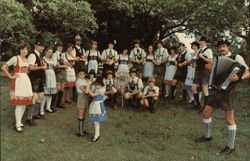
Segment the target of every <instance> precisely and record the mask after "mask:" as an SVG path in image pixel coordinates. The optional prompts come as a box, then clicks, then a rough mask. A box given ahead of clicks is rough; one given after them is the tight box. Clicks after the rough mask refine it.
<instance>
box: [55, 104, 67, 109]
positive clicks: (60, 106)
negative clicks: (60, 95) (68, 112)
mask: <svg viewBox="0 0 250 161" xmlns="http://www.w3.org/2000/svg"><path fill="white" fill-rule="evenodd" d="M57 107H58V108H65V106H63V105H62V104H60V105H58V106H57Z"/></svg>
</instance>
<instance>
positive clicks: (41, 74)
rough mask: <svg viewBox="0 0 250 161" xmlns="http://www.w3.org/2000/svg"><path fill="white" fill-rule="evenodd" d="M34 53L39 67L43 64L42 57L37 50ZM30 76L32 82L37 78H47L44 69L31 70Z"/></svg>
mask: <svg viewBox="0 0 250 161" xmlns="http://www.w3.org/2000/svg"><path fill="white" fill-rule="evenodd" d="M32 54H34V55H35V56H36V61H35V64H37V66H38V67H40V66H43V62H42V58H40V57H39V56H38V55H37V54H36V53H35V52H34V53H32ZM29 78H30V81H31V82H33V81H36V80H37V79H42V80H45V71H44V70H35V71H30V73H29Z"/></svg>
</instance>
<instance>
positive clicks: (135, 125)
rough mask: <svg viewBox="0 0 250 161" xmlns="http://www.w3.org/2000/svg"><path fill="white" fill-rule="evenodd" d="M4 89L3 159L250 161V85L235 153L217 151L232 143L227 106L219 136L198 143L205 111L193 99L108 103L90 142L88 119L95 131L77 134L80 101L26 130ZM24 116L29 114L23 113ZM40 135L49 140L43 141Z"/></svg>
mask: <svg viewBox="0 0 250 161" xmlns="http://www.w3.org/2000/svg"><path fill="white" fill-rule="evenodd" d="M0 80H1V82H0V85H1V88H0V92H1V100H0V101H1V160H3V161H77V160H79V161H80V160H81V161H189V160H195V161H249V160H250V154H249V149H250V126H249V125H250V110H249V109H250V108H249V98H248V97H249V89H250V87H249V85H248V86H247V85H241V86H238V88H237V90H238V95H237V99H238V101H237V108H236V112H235V115H236V120H237V123H238V125H237V126H238V130H237V137H236V151H235V152H234V153H233V154H231V155H230V156H220V155H216V153H217V152H218V151H219V150H220V149H221V148H224V146H225V145H227V124H226V121H225V119H224V112H223V111H221V110H216V111H215V113H214V115H213V128H212V135H213V138H214V140H213V141H211V142H208V143H202V144H196V143H194V139H196V138H197V137H200V136H202V135H203V123H202V117H201V115H198V114H197V112H196V111H194V110H193V109H192V108H191V106H190V105H187V104H183V103H178V101H170V102H168V101H166V100H164V99H161V100H160V103H159V104H158V112H157V113H155V114H151V113H149V112H148V111H147V110H145V109H133V108H128V107H127V108H126V107H125V108H124V109H118V110H112V109H110V108H107V113H108V117H109V118H108V121H106V122H104V123H101V138H100V140H99V141H98V142H96V143H91V142H90V141H89V140H90V137H91V135H92V134H93V132H94V127H93V123H92V122H89V121H87V123H86V126H85V129H86V131H88V132H89V133H90V134H89V136H86V137H77V136H76V135H75V133H76V127H77V124H76V123H77V119H76V118H77V110H76V107H75V106H76V105H75V104H72V105H68V106H67V108H66V109H59V110H58V111H57V112H56V113H53V114H48V115H46V117H45V120H37V121H36V122H37V124H38V126H36V127H28V126H25V127H24V132H23V133H22V134H19V133H16V132H15V131H14V130H13V126H14V108H13V106H11V105H10V104H9V103H8V99H9V87H8V83H6V80H5V79H3V78H1V79H0ZM24 118H25V117H24ZM41 139H42V140H43V139H44V140H45V141H44V142H42V141H41Z"/></svg>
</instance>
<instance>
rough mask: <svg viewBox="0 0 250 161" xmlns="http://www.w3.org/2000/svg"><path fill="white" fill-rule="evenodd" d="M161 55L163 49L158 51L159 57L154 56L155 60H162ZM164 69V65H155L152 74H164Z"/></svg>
mask: <svg viewBox="0 0 250 161" xmlns="http://www.w3.org/2000/svg"><path fill="white" fill-rule="evenodd" d="M163 53H164V48H163V49H162V50H161V51H160V55H158V54H157V55H156V58H155V60H156V61H157V60H161V61H162V60H163ZM159 58H160V59H159ZM165 69H166V66H165V64H161V65H155V69H154V73H155V74H157V75H163V73H165Z"/></svg>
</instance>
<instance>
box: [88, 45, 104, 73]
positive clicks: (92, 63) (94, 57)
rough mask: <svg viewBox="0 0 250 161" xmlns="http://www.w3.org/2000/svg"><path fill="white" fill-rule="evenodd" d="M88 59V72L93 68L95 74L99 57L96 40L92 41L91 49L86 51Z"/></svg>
mask: <svg viewBox="0 0 250 161" xmlns="http://www.w3.org/2000/svg"><path fill="white" fill-rule="evenodd" d="M86 54H87V59H88V73H89V72H90V71H91V70H92V69H93V70H94V71H95V74H97V72H98V61H99V59H100V57H101V55H100V52H99V51H98V46H97V42H96V41H92V43H91V49H90V50H88V51H87V52H86Z"/></svg>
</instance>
